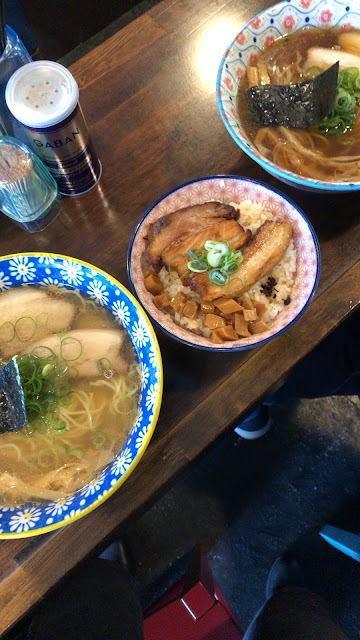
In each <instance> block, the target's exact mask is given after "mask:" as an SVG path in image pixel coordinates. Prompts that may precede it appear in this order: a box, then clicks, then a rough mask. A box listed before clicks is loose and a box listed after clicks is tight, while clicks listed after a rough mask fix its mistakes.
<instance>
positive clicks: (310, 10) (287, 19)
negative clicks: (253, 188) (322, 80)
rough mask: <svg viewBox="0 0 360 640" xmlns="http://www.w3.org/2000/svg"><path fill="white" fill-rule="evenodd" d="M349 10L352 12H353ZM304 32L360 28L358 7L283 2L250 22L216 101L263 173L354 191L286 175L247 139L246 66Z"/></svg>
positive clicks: (302, 184)
mask: <svg viewBox="0 0 360 640" xmlns="http://www.w3.org/2000/svg"><path fill="white" fill-rule="evenodd" d="M350 9H351V10H350ZM303 27H315V28H319V29H320V28H321V29H324V28H330V27H341V28H342V29H344V30H348V29H352V28H354V27H355V28H360V5H359V4H355V3H354V4H353V5H352V7H351V8H350V7H349V4H348V0H292V1H291V3H289V2H287V0H284V2H280V3H279V4H276V5H274V6H272V7H270V8H269V9H265V11H263V12H262V13H259V15H258V16H256V17H255V18H253V19H252V20H251V21H250V22H248V24H247V25H245V27H243V29H242V30H241V31H240V32H239V34H238V35H237V36H236V38H235V39H234V40H233V42H232V43H231V44H230V46H229V47H228V49H227V50H226V52H225V54H224V56H223V58H222V60H221V63H220V66H219V71H218V75H217V82H216V98H217V104H218V108H219V111H220V115H221V117H222V120H223V122H224V124H225V126H226V128H227V130H228V132H229V133H230V135H231V136H232V138H233V139H234V140H235V142H236V143H237V144H238V145H239V146H240V147H241V149H242V150H243V151H245V153H247V154H248V155H249V156H250V157H251V158H252V159H253V160H255V162H257V163H258V164H259V165H260V166H261V167H263V169H265V171H267V172H268V173H270V174H271V175H273V176H275V177H276V178H278V179H279V180H282V181H283V182H285V183H286V184H290V185H292V186H297V187H299V188H302V189H306V190H308V191H317V192H318V191H319V190H320V191H322V190H325V191H327V190H331V191H354V190H359V189H360V183H349V182H323V181H321V180H314V179H310V178H304V177H303V176H300V175H297V174H295V173H292V172H290V171H286V170H285V169H282V168H281V167H279V166H277V165H276V164H274V163H273V162H270V161H269V160H267V159H266V158H264V157H263V156H262V155H261V154H260V153H259V152H258V150H257V149H256V147H255V146H254V145H253V144H251V143H250V141H249V140H248V138H247V137H246V135H245V133H244V131H243V129H242V125H241V122H240V120H239V116H238V113H237V110H236V98H237V92H238V86H239V83H240V82H241V80H242V79H243V77H244V75H245V73H246V67H247V65H248V64H251V65H256V64H257V59H258V55H259V53H260V52H261V51H263V50H264V49H267V48H268V47H269V46H271V44H272V43H273V41H274V40H275V39H276V38H279V37H280V36H284V35H288V34H290V33H294V32H296V31H298V30H299V29H302V28H303Z"/></svg>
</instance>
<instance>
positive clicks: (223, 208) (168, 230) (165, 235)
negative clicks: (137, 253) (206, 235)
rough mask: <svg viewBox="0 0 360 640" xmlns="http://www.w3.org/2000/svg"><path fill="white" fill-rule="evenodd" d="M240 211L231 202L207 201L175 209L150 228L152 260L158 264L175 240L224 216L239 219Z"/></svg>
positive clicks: (211, 224)
mask: <svg viewBox="0 0 360 640" xmlns="http://www.w3.org/2000/svg"><path fill="white" fill-rule="evenodd" d="M238 217H239V211H238V210H237V209H234V207H232V206H231V205H229V204H222V203H221V202H205V203H204V204H196V205H193V206H191V207H185V208H184V209H179V210H178V211H173V213H169V214H168V215H167V216H163V217H162V218H160V219H159V220H157V221H156V222H155V223H154V224H153V225H152V228H151V230H150V233H149V234H148V235H149V239H150V240H151V241H150V244H149V246H148V254H149V259H150V262H151V263H152V264H154V265H156V264H158V263H159V261H160V258H161V255H162V254H163V253H164V251H165V249H167V247H169V246H170V245H171V244H172V243H173V242H175V240H178V239H179V238H181V237H184V236H186V235H187V234H189V233H195V232H197V231H200V230H201V229H205V228H206V227H211V226H213V225H214V224H215V223H216V222H220V221H221V219H222V218H226V219H227V220H237V219H238Z"/></svg>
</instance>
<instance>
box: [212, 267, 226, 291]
mask: <svg viewBox="0 0 360 640" xmlns="http://www.w3.org/2000/svg"><path fill="white" fill-rule="evenodd" d="M229 279H230V278H229V276H228V275H227V274H226V273H223V272H222V271H221V270H220V269H210V271H209V280H210V282H212V284H216V285H217V286H218V287H224V286H225V285H226V284H227V283H228V282H229Z"/></svg>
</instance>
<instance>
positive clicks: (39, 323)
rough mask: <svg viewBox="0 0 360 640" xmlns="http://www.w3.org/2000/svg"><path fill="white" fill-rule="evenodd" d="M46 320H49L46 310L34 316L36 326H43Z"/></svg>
mask: <svg viewBox="0 0 360 640" xmlns="http://www.w3.org/2000/svg"><path fill="white" fill-rule="evenodd" d="M48 320H49V314H48V313H46V312H44V313H39V315H38V316H36V318H35V322H36V324H37V326H38V327H45V326H46V325H47V323H48Z"/></svg>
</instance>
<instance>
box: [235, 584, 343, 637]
mask: <svg viewBox="0 0 360 640" xmlns="http://www.w3.org/2000/svg"><path fill="white" fill-rule="evenodd" d="M243 640H346V635H345V634H344V632H343V631H342V629H341V627H340V625H339V623H338V622H337V620H336V619H335V618H334V617H333V615H332V613H331V611H330V609H329V607H328V606H327V604H326V602H324V600H323V599H322V598H320V596H318V595H317V594H316V593H312V592H311V591H308V590H307V589H303V588H301V587H284V588H283V589H279V591H276V592H275V594H274V595H273V596H272V597H271V598H270V599H269V600H267V602H265V604H264V606H263V607H262V608H261V609H260V611H259V612H258V613H257V615H256V616H255V618H254V620H253V621H252V623H251V624H250V626H249V628H248V630H247V631H246V633H245V636H244V639H243Z"/></svg>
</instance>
